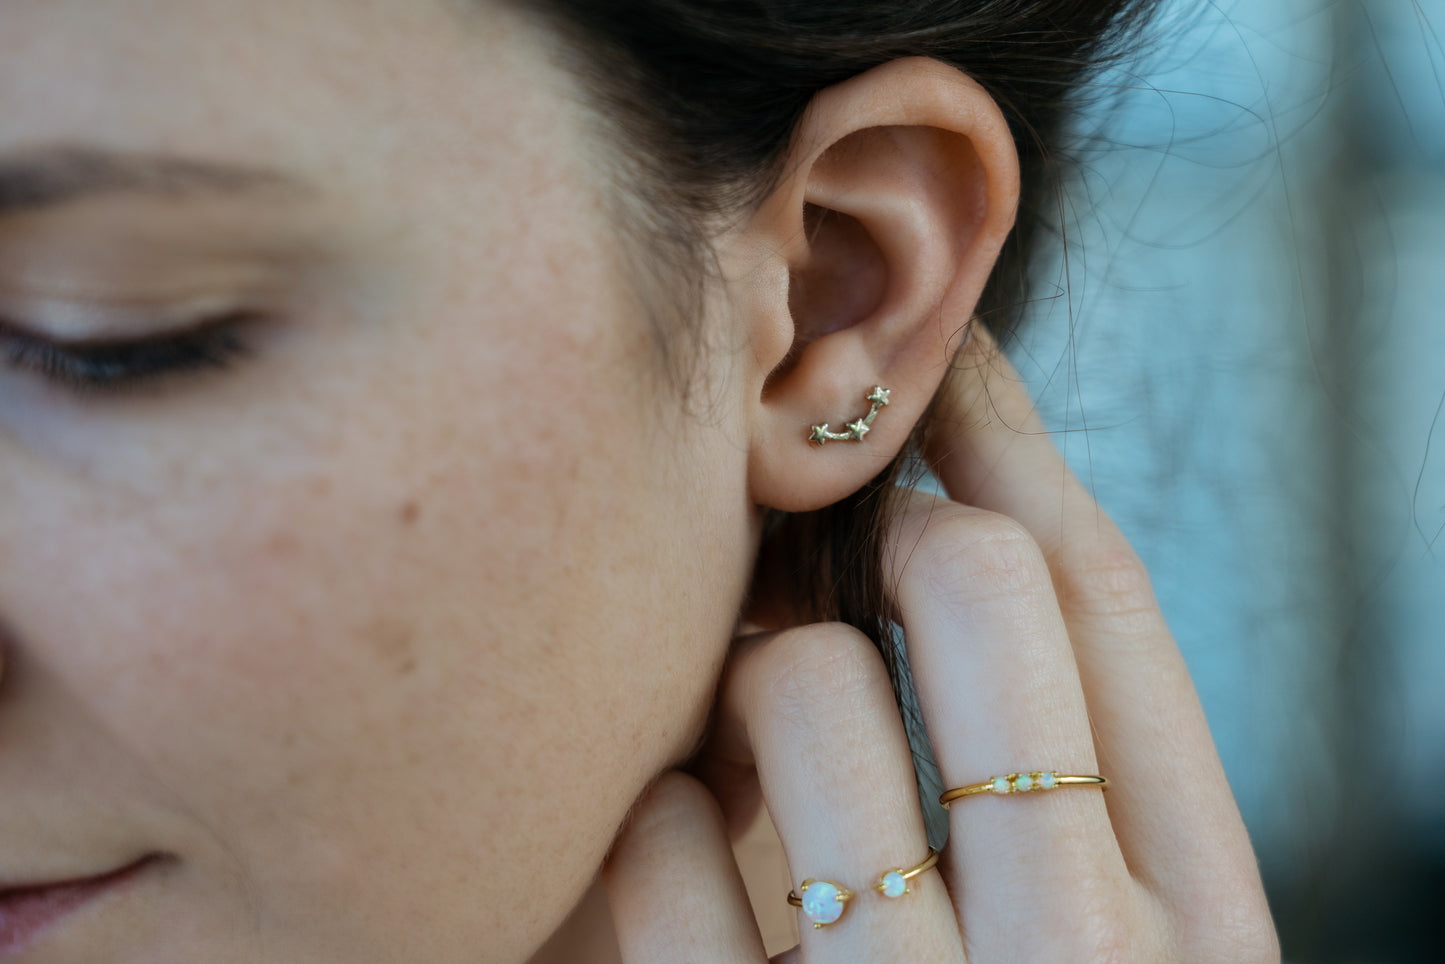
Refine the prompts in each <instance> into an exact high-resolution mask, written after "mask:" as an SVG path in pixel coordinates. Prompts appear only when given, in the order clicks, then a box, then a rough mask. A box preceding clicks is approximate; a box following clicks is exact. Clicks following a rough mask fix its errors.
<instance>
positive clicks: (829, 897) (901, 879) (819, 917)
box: [788, 847, 938, 930]
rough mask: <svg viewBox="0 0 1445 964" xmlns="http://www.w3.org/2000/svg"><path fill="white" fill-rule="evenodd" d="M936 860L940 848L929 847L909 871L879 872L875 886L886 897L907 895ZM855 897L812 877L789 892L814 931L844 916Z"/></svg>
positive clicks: (846, 890)
mask: <svg viewBox="0 0 1445 964" xmlns="http://www.w3.org/2000/svg"><path fill="white" fill-rule="evenodd" d="M936 863H938V851H937V850H934V849H933V848H932V847H929V848H928V856H927V857H924V858H923V860H922V861H920V862H919V863H917V864H915V865H914V866H912V867H909V868H908V869H906V870H905V869H904V868H902V867H895V868H893V869H892V870H885V871H884V872H883V873H881V874H879V875H878V879H877V880H876V881H875V882H874V884H873V889H874V890H876V891H878V893H880V894H882V895H883V896H884V897H890V898H895V899H896V898H898V897H902V896H903V895H904V894H911V893H913V888H911V887H909V886H908V882H909V881H910V880H912V879H913V878H914V877H917V876H918V875H919V874H921V873H923V872H924V871H927V870H931V869H932V868H933V866H934V864H936ZM800 893H802V894H807V895H808V897H807V899H804V898H803V897H801V896H799V894H800ZM852 899H853V892H852V891H851V890H849V889H848V888H846V887H844V886H843V885H841V884H835V883H833V882H832V881H830V880H816V879H814V878H812V877H809V878H808V879H807V880H805V881H803V883H802V885H801V886H799V887H798V889H797V890H796V891H793V890H790V891H788V903H789V904H792V905H793V906H794V907H800V908H802V910H803V915H804V916H805V917H807V918H808V919H809V920H810V921H812V922H813V929H814V930H818V929H820V928H823V927H827V926H828V925H829V924H831V923H833V922H834V921H836V920H837V919H838V918H839V917H842V916H843V908H844V907H846V906H847V904H848V901H850V900H852Z"/></svg>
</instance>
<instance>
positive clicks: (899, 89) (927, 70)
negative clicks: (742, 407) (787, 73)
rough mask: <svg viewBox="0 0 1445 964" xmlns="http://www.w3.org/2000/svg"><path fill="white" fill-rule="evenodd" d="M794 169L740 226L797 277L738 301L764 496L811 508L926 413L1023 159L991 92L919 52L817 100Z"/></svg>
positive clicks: (776, 270)
mask: <svg viewBox="0 0 1445 964" xmlns="http://www.w3.org/2000/svg"><path fill="white" fill-rule="evenodd" d="M788 162H789V163H788V164H787V165H786V167H785V170H786V171H788V172H789V173H788V174H787V175H786V176H785V177H784V178H783V180H782V182H781V183H780V184H779V185H778V187H777V189H776V190H775V191H774V192H773V194H772V195H771V196H770V197H769V198H768V199H767V201H766V202H765V203H764V204H763V205H762V206H761V207H760V208H759V209H758V212H757V214H756V215H755V216H754V218H753V219H752V220H751V221H750V222H749V224H748V225H747V228H746V230H745V231H744V236H745V237H744V244H745V246H747V247H748V248H749V249H750V250H752V251H763V252H767V253H768V254H767V256H766V257H765V258H764V259H763V260H764V261H765V262H769V263H765V264H763V265H760V266H758V272H759V273H762V274H764V275H767V274H769V273H771V275H772V276H773V277H775V278H783V277H785V278H786V284H781V283H780V284H752V285H750V286H749V287H748V288H747V289H746V290H745V291H742V292H740V293H739V300H740V301H741V303H742V305H743V309H744V313H745V317H746V318H747V320H748V324H749V325H750V328H751V330H752V332H753V336H754V349H755V350H754V352H753V355H754V357H755V358H756V360H757V368H756V371H754V373H753V375H754V381H753V383H752V384H753V385H754V386H755V387H756V394H755V396H754V402H753V404H755V406H756V410H755V417H754V418H753V420H752V421H753V431H752V439H751V450H750V453H749V458H750V462H749V473H750V476H749V482H750V487H751V493H752V497H753V501H754V502H756V503H757V504H759V505H764V506H769V507H772V508H778V509H783V510H786V511H793V512H798V511H807V510H810V509H815V508H819V507H821V506H824V505H827V504H829V503H831V502H836V501H837V500H838V499H841V498H843V497H844V496H845V495H847V494H848V493H849V492H852V491H854V490H856V489H858V488H860V487H861V486H862V485H864V484H865V483H866V482H867V481H868V480H869V479H871V478H872V477H873V476H875V475H876V474H877V473H878V472H879V471H881V470H882V469H883V467H884V466H885V465H886V464H887V463H888V462H889V461H890V460H891V459H892V458H893V457H894V456H895V455H896V454H897V453H898V451H899V449H900V448H901V447H902V446H903V445H904V443H905V442H906V440H907V438H908V436H909V435H910V433H911V432H912V428H913V425H914V424H915V423H916V422H917V420H918V419H919V418H920V417H921V416H922V415H923V412H924V411H925V410H926V408H927V407H928V404H929V402H930V401H931V399H932V396H933V393H934V391H935V390H936V389H937V386H938V384H939V382H940V380H941V379H942V377H943V374H944V372H945V371H946V370H947V366H948V362H949V357H950V353H951V351H952V350H954V349H956V348H957V346H958V341H959V338H958V336H959V335H960V333H961V332H962V331H963V330H964V329H965V328H966V326H967V324H968V319H969V317H970V316H971V314H972V312H973V309H974V306H975V305H976V303H977V301H978V298H979V296H980V295H981V294H982V292H983V288H984V285H985V283H986V282H987V280H988V277H989V274H990V273H991V271H992V269H993V264H994V261H995V260H996V259H997V257H998V252H999V249H1000V248H1001V247H1002V245H1003V242H1004V239H1005V238H1006V237H1007V235H1008V232H1009V231H1010V230H1011V228H1012V226H1013V218H1014V212H1015V209H1016V206H1017V200H1018V162H1017V155H1016V153H1015V151H1014V147H1013V140H1012V137H1011V135H1010V132H1009V129H1008V125H1007V122H1006V121H1005V120H1004V118H1003V116H1002V114H1001V113H1000V112H999V110H998V108H997V106H996V105H995V104H994V102H993V100H992V99H991V98H990V97H989V96H988V95H987V93H985V92H984V91H983V89H982V88H980V87H979V86H978V85H977V84H976V83H975V82H974V81H972V80H971V79H969V78H968V77H967V76H966V75H964V74H962V73H960V72H959V71H957V70H955V69H953V68H951V67H947V66H945V65H943V64H940V63H937V62H936V61H930V60H923V59H909V60H900V61H895V62H893V63H890V64H886V65H884V66H882V67H879V68H876V69H874V70H872V71H869V72H867V73H865V74H862V75H860V76H858V77H855V78H853V79H851V80H849V81H846V82H844V83H842V84H839V85H838V86H836V87H831V88H829V89H827V90H825V91H822V92H821V93H819V94H818V95H817V97H816V98H814V101H813V103H812V104H811V105H810V107H809V110H808V112H807V114H806V115H805V117H804V119H803V121H802V122H801V124H800V127H799V130H798V131H797V132H796V136H795V138H794V142H793V147H792V149H791V152H790V156H789V158H788ZM754 277H755V278H756V277H757V274H756V273H755V274H754ZM784 292H785V293H784ZM875 389H883V390H885V392H886V393H887V394H885V395H883V396H881V397H883V398H886V400H887V401H886V403H880V402H878V401H876V399H877V398H878V397H880V396H879V395H878V394H877V393H876V392H875ZM823 426H826V427H823ZM849 426H853V427H852V428H850V427H849ZM820 427H823V428H820Z"/></svg>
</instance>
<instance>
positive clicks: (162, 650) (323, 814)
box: [0, 0, 757, 964]
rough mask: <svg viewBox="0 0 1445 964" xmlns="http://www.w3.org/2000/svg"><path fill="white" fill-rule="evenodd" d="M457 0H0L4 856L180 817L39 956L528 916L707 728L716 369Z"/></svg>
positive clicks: (581, 880)
mask: <svg viewBox="0 0 1445 964" xmlns="http://www.w3.org/2000/svg"><path fill="white" fill-rule="evenodd" d="M455 6H456V9H453V7H452V5H449V4H446V3H442V2H440V0H438V2H433V3H418V2H415V0H367V2H357V0H249V2H247V3H235V2H231V0H107V2H104V3H97V2H95V0H7V2H6V3H5V4H4V7H3V10H0V118H3V122H0V325H3V327H0V348H3V356H4V358H5V361H4V363H3V364H0V644H3V652H4V663H3V671H0V672H3V678H0V887H4V886H14V885H18V884H24V883H40V882H47V881H56V880H63V879H67V878H75V877H89V876H93V875H98V874H103V873H106V872H108V871H112V870H115V869H117V868H121V867H124V866H126V865H128V864H131V863H133V862H135V861H137V860H138V859H139V858H142V857H144V856H146V855H148V854H163V855H166V859H165V860H161V861H155V862H152V863H149V864H147V865H145V867H144V868H143V869H142V871H141V872H140V873H139V874H138V875H137V876H135V877H134V878H133V879H132V880H131V881H130V883H129V884H127V885H126V886H124V887H122V888H118V889H116V890H115V891H113V892H111V893H110V894H109V896H107V897H106V898H104V899H102V900H99V901H96V902H93V903H92V904H90V905H87V906H86V907H84V908H82V909H81V910H80V911H78V912H77V913H76V914H74V915H72V916H71V917H70V918H68V919H67V920H66V921H64V922H62V923H61V925H60V926H59V927H57V928H54V929H52V931H51V932H50V933H49V934H48V935H45V936H43V938H42V939H41V940H39V941H38V942H37V943H35V944H34V946H33V948H32V951H31V953H32V954H33V955H34V956H26V955H25V953H23V952H22V953H21V954H20V959H22V960H25V961H32V960H33V961H37V962H41V961H43V962H50V961H57V962H58V961H62V960H63V961H79V960H101V959H104V960H106V961H108V962H114V964H122V962H128V961H137V962H139V961H145V962H148V964H157V962H169V961H175V962H194V961H207V962H212V964H223V962H231V961H238V962H239V961H263V960H264V961H289V962H302V961H323V960H338V961H340V960H344V961H364V960H387V961H394V960H403V959H406V960H418V961H437V962H441V961H447V960H453V959H458V960H476V959H479V957H484V958H486V959H498V960H507V959H513V958H519V957H525V956H526V954H527V953H528V952H529V951H530V950H531V949H532V948H534V947H535V946H536V944H538V943H539V942H540V941H541V940H542V939H544V938H545V936H546V935H547V934H548V933H549V932H550V931H551V930H552V929H553V928H555V927H556V926H557V924H558V923H559V922H560V920H561V918H562V917H563V916H564V915H565V913H566V912H567V910H568V908H569V907H570V906H571V905H572V904H573V902H574V901H575V900H576V899H577V897H578V895H579V894H580V892H581V891H582V890H583V888H584V887H585V886H586V885H587V883H588V882H589V880H590V878H591V874H592V872H593V870H594V869H595V867H596V866H597V865H598V864H599V863H600V861H601V858H602V856H603V854H604V852H605V850H606V848H607V846H608V844H609V843H610V841H611V839H612V837H613V834H614V831H615V830H616V828H617V827H618V825H619V823H620V822H621V821H622V820H623V818H624V817H625V815H626V812H627V809H628V807H629V806H630V804H631V803H632V802H633V801H634V799H635V798H636V796H637V795H638V793H639V792H640V791H641V789H642V788H643V787H644V785H645V784H646V783H647V782H648V781H649V780H650V779H651V778H652V777H653V776H654V775H655V774H656V773H657V772H658V771H659V770H661V769H662V768H663V767H665V766H666V765H667V764H668V763H669V762H672V761H675V760H677V759H678V758H679V757H681V756H683V755H685V754H686V753H687V751H688V750H689V749H690V748H691V746H692V745H693V744H694V742H695V740H696V739H697V738H698V736H699V735H700V732H701V728H702V725H703V723H704V718H705V714H706V711H707V707H708V704H709V702H710V695H711V689H712V685H713V682H714V678H715V675H716V671H717V669H718V667H719V664H720V662H721V659H722V657H723V654H724V650H725V647H726V643H727V640H728V638H729V635H730V632H731V630H732V627H733V621H734V618H735V609H736V605H737V603H738V600H739V599H740V598H741V595H742V591H743V586H744V584H745V582H746V578H747V574H748V570H749V568H750V563H751V553H752V549H753V545H754V542H755V535H756V525H757V520H756V512H755V510H754V509H752V508H751V507H750V506H749V504H748V500H747V495H746V480H745V468H746V467H745V464H744V461H745V445H744V444H743V443H742V441H741V439H742V437H743V435H744V430H743V426H742V425H741V419H740V416H739V415H738V414H737V406H735V405H733V404H732V403H731V401H730V399H731V398H732V397H733V395H732V394H730V392H729V390H728V389H727V387H726V375H725V373H722V372H720V371H711V372H704V373H703V374H702V376H700V377H707V378H709V379H710V381H709V386H710V389H711V390H712V394H711V395H710V399H709V400H710V405H709V407H708V412H707V416H706V417H699V416H689V415H686V414H684V412H683V408H684V406H683V404H682V403H681V402H680V401H679V400H678V399H677V397H676V395H675V393H674V392H673V391H672V390H671V389H669V388H667V387H665V384H666V383H665V382H664V381H663V380H662V379H661V378H659V370H660V366H659V364H658V362H657V355H656V352H655V346H654V342H653V338H652V328H651V326H650V324H649V322H648V319H647V316H646V314H645V312H644V311H643V309H642V307H641V305H640V304H639V302H638V300H637V298H636V297H635V296H634V295H633V294H632V289H631V288H630V287H629V285H628V284H627V282H626V280H625V276H624V273H623V271H622V269H621V268H620V267H619V264H618V260H617V258H616V256H615V252H616V251H617V248H618V244H617V240H616V232H615V231H614V230H613V228H612V227H611V226H610V225H609V223H608V219H607V216H606V214H605V212H604V193H603V192H604V191H606V190H608V189H609V188H607V187H606V183H607V182H606V180H605V178H604V177H603V176H602V175H601V173H600V171H601V164H600V163H599V162H598V161H597V151H595V150H594V149H593V147H592V145H590V144H589V143H585V142H584V136H583V134H582V131H583V129H584V128H583V124H582V120H581V116H580V115H581V108H579V107H578V106H577V105H576V103H575V100H576V98H575V95H574V93H573V92H572V90H571V89H570V88H569V86H568V85H569V83H570V80H569V78H568V77H567V76H566V75H565V74H564V73H563V72H562V71H560V70H559V69H557V68H555V67H553V66H552V65H551V64H550V62H549V61H548V60H547V59H546V58H545V57H544V55H543V53H542V50H543V47H542V44H541V41H540V40H539V38H538V37H537V36H536V35H534V34H532V33H530V32H529V31H528V30H527V29H526V28H525V27H524V25H523V24H522V23H521V21H520V20H519V19H517V18H516V17H514V16H510V15H504V14H503V13H501V12H499V11H495V10H493V11H487V12H482V13H477V12H475V11H472V12H470V13H469V12H467V11H465V10H463V9H461V8H462V7H463V6H467V7H470V6H472V4H471V3H470V2H468V3H467V4H457V5H455ZM227 317H229V318H232V319H233V320H234V321H235V324H234V326H232V325H231V322H223V323H222V327H220V328H214V327H212V328H210V329H204V330H203V331H202V333H201V334H194V333H192V334H185V332H186V331H187V330H188V329H190V328H193V327H194V326H195V325H196V324H198V323H202V322H204V323H207V324H209V323H210V321H211V320H212V319H218V318H227ZM178 339H179V340H178ZM80 342H91V343H92V344H91V345H89V346H85V345H79V346H77V345H75V344H70V345H67V344H65V343H80ZM97 342H99V343H104V344H102V345H101V346H100V347H97V346H96V344H95V343H97ZM116 342H121V343H125V344H124V345H121V346H116V345H115V344H114V343H116ZM136 342H143V343H144V344H141V345H136V344H134V343H136ZM719 364H725V360H723V361H720V362H719ZM158 371H159V374H157V372H158ZM97 380H98V383H95V384H90V382H97ZM719 386H722V387H719ZM678 533H685V534H686V537H685V538H679V537H678V535H677V534H678ZM3 900H4V898H3V897H0V907H3ZM0 913H3V912H0Z"/></svg>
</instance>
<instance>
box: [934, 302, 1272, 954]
mask: <svg viewBox="0 0 1445 964" xmlns="http://www.w3.org/2000/svg"><path fill="white" fill-rule="evenodd" d="M941 403H942V404H941V406H940V412H939V416H940V420H939V423H938V424H939V426H940V429H941V430H940V431H939V432H938V433H937V434H936V435H935V437H934V439H933V440H932V443H931V445H930V457H931V458H932V460H933V462H934V464H935V466H936V468H937V471H938V473H939V476H940V478H941V479H942V480H943V482H944V485H945V487H946V488H947V489H948V491H949V492H950V493H951V494H952V495H953V497H954V498H955V499H959V500H961V501H965V502H968V503H969V504H972V505H976V506H979V507H982V508H984V509H989V510H992V511H993V512H997V513H1000V514H1003V515H1006V516H1009V517H1011V518H1013V519H1016V520H1018V521H1019V522H1020V523H1022V524H1023V525H1024V527H1025V528H1026V529H1027V530H1028V531H1029V533H1030V534H1031V535H1032V536H1033V538H1034V539H1035V540H1036V541H1037V542H1038V544H1039V545H1040V547H1041V548H1042V550H1043V553H1044V557H1045V559H1046V561H1047V564H1048V567H1049V571H1050V576H1051V579H1052V582H1053V586H1054V589H1055V592H1056V594H1057V597H1058V601H1059V605H1060V608H1061V610H1062V612H1063V616H1064V620H1065V622H1066V624H1067V626H1068V629H1069V635H1070V637H1071V639H1072V643H1073V649H1074V653H1075V658H1076V659H1077V662H1078V672H1079V677H1080V679H1081V681H1082V684H1083V688H1084V692H1085V694H1086V695H1087V699H1088V705H1089V710H1090V715H1091V719H1092V723H1093V727H1094V739H1095V743H1096V747H1097V750H1098V754H1099V757H1100V758H1101V761H1102V766H1103V767H1104V769H1105V770H1106V771H1107V772H1108V775H1109V776H1110V777H1111V779H1112V781H1113V785H1112V786H1111V788H1110V790H1109V793H1108V796H1107V800H1108V807H1109V811H1110V813H1111V815H1112V817H1113V821H1114V825H1115V828H1116V832H1117V834H1118V837H1119V842H1120V846H1121V847H1122V849H1123V852H1124V855H1125V857H1126V860H1127V862H1128V864H1129V866H1130V867H1131V869H1132V870H1133V872H1134V874H1135V875H1136V876H1138V877H1139V879H1140V880H1142V881H1143V882H1145V883H1146V884H1147V885H1148V886H1149V888H1150V889H1151V890H1152V891H1153V892H1155V893H1156V894H1158V895H1159V896H1161V897H1163V898H1165V901H1166V903H1167V904H1168V905H1169V906H1171V907H1172V908H1175V909H1184V910H1185V911H1186V916H1188V912H1189V910H1188V909H1190V908H1200V907H1220V906H1222V905H1223V904H1228V905H1231V906H1233V907H1235V908H1236V909H1235V910H1234V911H1231V912H1230V913H1233V914H1234V915H1235V916H1236V917H1239V918H1242V919H1256V920H1257V919H1258V918H1259V914H1260V911H1261V909H1262V907H1263V892H1262V889H1261V888H1260V887H1259V884H1258V871H1257V870H1256V867H1255V862H1254V856H1253V853H1252V852H1251V850H1250V847H1249V841H1248V838H1247V835H1246V833H1245V831H1244V825H1243V822H1242V821H1241V819H1240V817H1239V813H1238V809H1237V807H1236V806H1235V804H1234V800H1233V797H1232V795H1231V794H1230V791H1229V787H1228V784H1227V782H1226V780H1225V777H1224V772H1223V768H1222V766H1221V765H1220V763H1219V759H1218V755H1217V753H1216V751H1215V749H1214V744H1213V741H1212V739H1211V738H1210V735H1209V729H1208V725H1207V723H1206V722H1205V718H1204V713H1203V710H1202V708H1201V706H1200V704H1199V700H1198V697H1197V695H1196V693H1195V691H1194V687H1193V684H1192V683H1191V681H1190V679H1189V674H1188V670H1187V669H1186V667H1185V665H1184V661H1183V659H1182V657H1181V655H1180V653H1179V650H1178V648H1177V647H1176V646H1175V644H1174V642H1173V638H1172V637H1171V635H1170V633H1169V631H1168V628H1167V626H1166V625H1165V622H1164V618H1163V616H1162V614H1161V613H1160V610H1159V607H1158V605H1157V603H1156V601H1155V599H1154V595H1153V591H1152V589H1151V587H1150V584H1149V579H1148V576H1147V574H1146V572H1145V570H1144V567H1143V565H1142V563H1141V562H1140V560H1139V558H1138V556H1137V555H1136V554H1135V553H1134V551H1133V550H1132V548H1131V547H1130V546H1129V544H1128V542H1127V540H1125V539H1124V537H1123V535H1122V533H1121V532H1120V531H1119V529H1118V528H1117V526H1115V525H1114V523H1113V522H1112V520H1110V519H1109V518H1108V516H1107V515H1105V514H1104V513H1103V512H1102V511H1101V510H1100V509H1099V507H1098V506H1097V505H1096V504H1095V502H1094V500H1093V499H1092V498H1091V497H1090V495H1089V493H1088V491H1087V490H1086V489H1085V488H1084V486H1083V485H1082V484H1081V483H1080V482H1079V480H1078V479H1077V478H1076V477H1075V476H1074V474H1073V473H1072V472H1071V471H1070V470H1069V469H1068V467H1067V465H1066V464H1065V462H1064V460H1063V458H1062V456H1061V455H1060V453H1059V451H1058V449H1057V448H1056V447H1055V445H1054V443H1053V441H1052V439H1051V438H1050V436H1049V435H1048V434H1047V432H1046V431H1045V429H1044V426H1043V424H1042V422H1041V420H1040V419H1039V417H1038V413H1037V411H1036V410H1035V406H1034V403H1033V401H1032V400H1031V398H1030V397H1029V394H1028V392H1027V390H1026V387H1025V385H1024V383H1023V381H1022V379H1021V378H1020V377H1019V376H1018V374H1017V373H1016V372H1015V371H1014V369H1013V367H1012V366H1011V365H1010V364H1009V363H1008V360H1007V359H1006V358H1005V357H1004V356H1003V354H1002V352H1000V351H999V350H998V348H997V346H996V344H995V343H994V342H993V341H992V339H991V338H990V337H989V335H988V333H987V332H986V331H985V330H984V329H982V328H981V327H980V326H978V325H977V324H975V326H974V337H973V339H972V340H971V342H970V343H969V345H968V346H966V348H965V350H964V351H963V352H962V353H961V355H960V357H959V360H958V365H957V369H956V371H955V373H954V374H953V375H952V376H951V378H950V383H949V385H948V387H947V388H946V390H945V392H944V393H943V396H942V398H941ZM1241 903H1244V904H1248V905H1250V906H1248V907H1245V908H1240V907H1239V905H1240V904H1241ZM1266 913H1267V912H1266ZM1199 923H1200V924H1201V926H1203V927H1205V928H1213V927H1217V926H1218V923H1219V922H1218V921H1215V920H1209V921H1203V922H1199Z"/></svg>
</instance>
